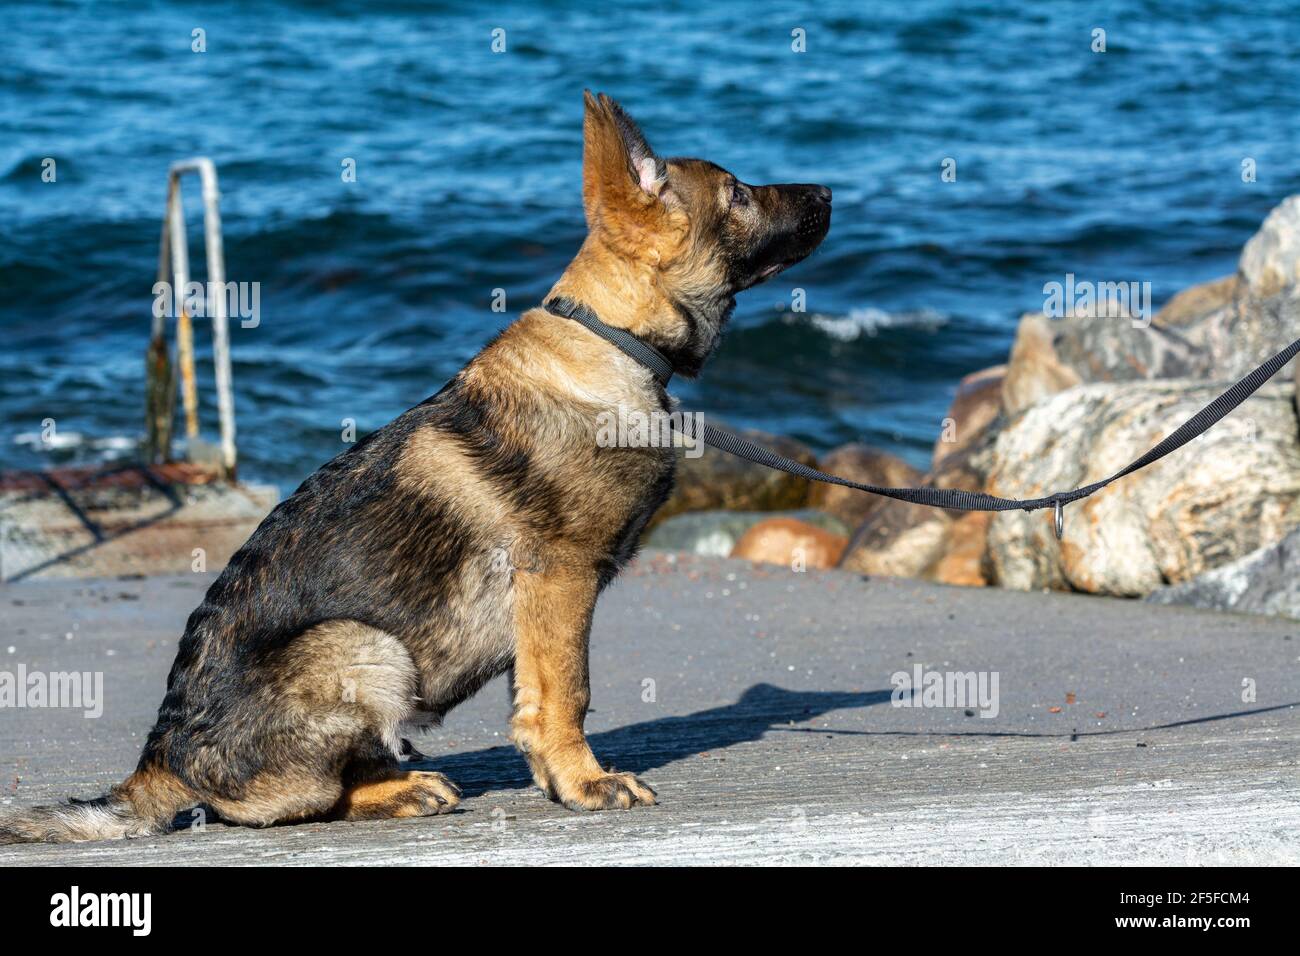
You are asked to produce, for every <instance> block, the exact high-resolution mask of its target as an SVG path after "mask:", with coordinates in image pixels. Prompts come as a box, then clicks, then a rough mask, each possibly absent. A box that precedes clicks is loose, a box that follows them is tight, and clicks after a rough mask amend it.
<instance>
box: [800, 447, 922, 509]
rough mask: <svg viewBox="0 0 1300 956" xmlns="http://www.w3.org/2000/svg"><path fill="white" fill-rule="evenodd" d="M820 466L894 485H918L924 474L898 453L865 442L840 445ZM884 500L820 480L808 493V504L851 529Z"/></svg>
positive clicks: (852, 478) (870, 482) (852, 477)
mask: <svg viewBox="0 0 1300 956" xmlns="http://www.w3.org/2000/svg"><path fill="white" fill-rule="evenodd" d="M817 467H818V468H819V469H821V470H822V471H824V472H826V473H828V474H831V475H837V476H839V477H840V478H848V479H849V480H850V481H856V482H859V483H861V484H865V485H883V486H885V487H891V488H897V487H903V486H912V485H915V484H917V483H919V482H920V480H921V477H922V475H921V472H919V471H917V470H916V469H915V468H913V467H912V466H911V465H909V464H908V463H907V462H905V461H903V459H901V458H899V457H897V456H896V455H891V454H889V453H888V452H883V451H881V450H880V449H878V448H872V447H871V446H870V445H862V444H851V445H841V446H840V447H839V448H836V449H834V450H833V451H831V452H829V453H827V455H826V456H825V457H824V458H822V459H821V460H820V461H819V462H818V464H817ZM885 500H886V499H884V498H878V497H876V496H875V495H869V494H867V493H866V492H862V491H854V490H853V489H852V488H844V487H842V486H840V485H830V484H826V483H825V482H820V481H819V482H815V483H814V484H813V486H812V490H811V491H810V492H809V494H808V505H809V507H811V508H817V509H819V510H821V511H825V512H828V513H829V514H833V515H834V516H835V517H837V518H839V519H840V520H841V521H843V522H844V523H845V524H847V525H848V526H849V527H851V528H856V527H857V526H858V525H860V524H862V522H863V521H865V520H866V519H867V517H868V516H869V515H870V514H871V513H872V512H873V511H875V510H876V509H877V508H879V507H880V505H881V502H883V501H885Z"/></svg>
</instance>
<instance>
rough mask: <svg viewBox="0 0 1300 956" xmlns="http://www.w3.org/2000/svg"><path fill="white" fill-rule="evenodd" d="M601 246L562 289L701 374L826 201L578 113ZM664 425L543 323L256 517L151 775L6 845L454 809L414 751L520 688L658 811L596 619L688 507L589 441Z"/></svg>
mask: <svg viewBox="0 0 1300 956" xmlns="http://www.w3.org/2000/svg"><path fill="white" fill-rule="evenodd" d="M585 101H586V107H585V118H584V121H583V171H582V197H583V208H584V210H585V212H586V218H587V225H588V234H587V238H586V240H585V241H584V242H583V244H582V248H581V249H580V250H579V251H578V254H577V256H576V257H575V258H574V260H573V262H572V263H571V264H570V265H569V267H568V268H567V269H566V270H565V272H564V274H563V275H562V276H561V277H560V280H559V281H558V282H557V283H556V284H555V286H554V287H553V288H552V289H551V293H550V295H551V296H552V297H558V296H564V297H567V298H568V299H571V300H573V301H575V302H578V303H582V304H584V305H586V306H588V307H589V308H590V309H592V310H593V311H594V312H595V313H596V315H598V316H599V317H600V318H601V319H603V320H604V321H605V322H606V323H607V324H609V325H612V326H616V327H618V328H621V329H625V330H626V331H628V332H630V333H632V334H633V335H636V336H638V337H640V338H641V339H642V340H644V341H645V342H647V343H649V344H651V345H653V346H655V347H656V348H658V349H659V350H660V351H661V352H663V353H664V354H665V355H666V356H668V357H669V359H670V360H671V361H672V363H673V365H674V366H675V368H676V369H677V371H678V372H680V373H682V374H684V375H688V376H694V375H696V374H698V373H699V371H700V369H701V367H702V366H703V365H704V362H705V360H706V359H707V358H708V357H709V355H710V354H711V353H712V352H713V350H714V349H715V347H716V346H717V344H718V340H719V338H720V336H721V335H722V331H723V327H724V326H725V325H726V322H727V319H728V318H729V316H730V314H731V312H732V309H733V308H734V305H735V295H736V293H737V292H740V291H741V290H743V289H748V288H750V287H751V286H753V285H756V284H757V283H759V282H762V281H763V280H765V279H768V278H771V277H772V276H773V275H775V274H776V273H778V272H780V271H781V270H782V269H784V268H786V267H787V266H790V265H792V264H794V263H796V262H799V261H800V260H801V259H803V258H804V257H805V256H807V255H808V254H809V253H810V252H812V251H813V249H815V248H816V247H817V245H818V243H820V242H821V240H822V239H823V237H825V235H826V232H827V230H828V229H829V227H830V216H831V192H830V190H829V189H827V188H826V187H825V186H817V185H773V186H751V185H749V184H747V183H743V182H741V181H740V180H739V179H737V178H736V177H735V176H733V175H732V174H731V173H729V172H727V171H726V170H725V169H723V168H722V167H720V166H717V165H715V164H713V163H710V162H706V161H704V160H700V159H662V158H660V157H659V156H658V155H657V154H656V153H655V152H654V151H653V150H651V148H650V145H649V144H648V143H647V142H646V140H645V137H644V136H643V135H642V134H641V131H640V130H639V129H638V128H637V126H636V124H635V123H634V122H633V121H632V120H631V118H630V117H629V116H628V115H627V114H626V113H625V112H623V110H622V109H621V108H620V107H619V106H618V104H617V103H615V102H614V101H613V100H611V99H609V98H608V97H606V96H604V95H601V96H599V97H595V96H592V95H591V94H590V93H587V94H585ZM620 406H621V407H622V408H623V409H624V410H626V411H627V412H629V413H630V412H632V411H636V412H640V413H643V414H647V415H649V414H651V413H660V414H666V413H669V412H671V410H672V405H671V401H670V399H669V398H668V396H667V394H666V393H665V392H664V389H663V387H662V386H661V385H660V384H659V382H658V381H657V380H656V379H655V378H654V377H653V376H652V375H651V373H650V372H649V371H648V370H647V369H646V368H645V367H643V366H642V365H640V364H639V363H637V362H636V361H634V360H633V359H631V358H629V357H628V356H627V355H625V354H624V353H623V352H621V351H619V350H618V349H617V348H616V347H615V346H613V345H611V344H610V343H609V342H607V341H605V340H604V339H602V338H600V337H598V336H596V335H595V334H592V333H591V332H589V331H588V330H586V329H585V328H583V327H582V326H580V325H579V324H578V323H576V322H573V321H570V320H569V319H566V318H563V317H560V316H557V315H554V314H551V313H550V312H547V311H545V310H543V309H541V308H533V309H529V310H528V311H527V312H524V313H523V315H522V316H520V318H519V319H518V320H517V321H516V322H514V323H513V324H512V325H511V326H510V327H508V328H507V329H506V330H505V331H504V332H502V333H501V334H500V335H498V336H497V337H496V339H494V340H493V341H492V342H491V343H490V344H489V345H487V347H485V348H484V349H483V351H482V352H480V353H479V354H478V355H477V356H476V357H475V358H474V359H473V361H471V362H470V363H469V364H468V365H466V366H465V368H463V369H462V370H461V371H460V372H459V374H457V375H456V377H455V378H454V379H452V380H451V381H450V382H449V383H448V384H447V385H446V386H445V387H444V388H443V389H442V390H441V391H440V392H438V394H436V395H434V396H433V397H432V398H429V399H427V400H426V401H424V402H422V403H421V404H419V405H417V406H416V407H415V408H412V409H411V410H410V411H408V412H406V413H405V414H403V415H401V416H400V417H399V418H397V419H396V420H395V421H393V422H392V423H390V424H389V425H386V426H385V427H383V428H381V429H379V430H378V431H376V432H374V433H373V434H371V435H369V436H367V437H366V438H365V439H364V440H363V441H361V442H358V443H357V444H356V445H355V446H353V447H352V448H351V449H350V450H348V451H346V452H344V453H343V454H341V455H339V456H338V457H337V458H335V459H334V460H333V461H330V462H329V463H327V464H326V465H325V466H324V467H322V468H321V469H320V470H319V471H317V472H316V473H315V474H314V475H312V476H311V477H310V478H308V479H307V480H306V481H305V482H303V484H302V486H301V487H300V488H299V489H298V490H297V491H296V492H295V493H294V494H293V495H292V496H291V497H290V498H288V499H286V500H285V501H284V502H283V503H281V504H280V505H279V506H278V507H277V508H276V509H275V510H274V511H272V512H271V513H270V514H269V515H268V516H267V518H266V520H265V521H263V522H262V524H261V526H260V527H258V529H257V530H256V531H255V532H254V533H253V535H252V537H250V538H249V539H248V542H247V543H246V544H245V545H244V546H243V547H242V548H241V549H240V550H239V551H238V552H237V553H236V554H235V556H234V557H233V558H232V559H231V561H230V564H229V565H228V566H227V567H226V569H225V570H224V571H223V572H222V573H221V575H220V577H218V578H217V580H216V582H215V583H214V584H213V585H212V587H211V588H210V589H209V590H208V592H207V595H206V596H205V597H204V599H203V603H202V604H200V605H199V607H198V609H197V610H195V611H194V613H193V614H191V615H190V619H189V622H188V623H187V624H186V627H185V635H184V637H183V638H182V639H181V641H180V645H179V650H178V652H177V655H176V661H175V663H174V664H173V665H172V669H171V674H170V676H169V677H168V679H167V694H166V696H165V697H164V698H163V702H162V706H161V707H160V708H159V711H158V722H157V724H156V725H155V727H154V728H153V730H152V731H151V732H150V734H149V738H148V741H147V742H146V744H145V747H144V752H143V754H142V755H141V757H140V762H139V765H138V767H137V769H136V771H135V772H134V773H133V774H131V776H129V777H128V778H127V779H126V780H125V781H124V782H123V783H122V784H120V785H119V786H117V787H115V788H113V790H112V791H111V792H110V793H109V794H108V795H107V796H104V797H101V798H99V799H97V800H92V801H89V802H73V803H70V804H65V805H61V806H55V807H39V808H35V809H32V810H27V811H19V812H17V813H15V814H13V815H11V816H10V817H9V818H8V819H6V820H4V821H3V822H0V842H20V841H74V840H93V839H102V838H109V837H123V836H140V835H145V834H152V833H161V832H164V831H166V830H167V829H168V828H169V826H170V824H171V822H172V820H173V818H174V817H175V815H176V814H177V813H178V812H179V811H181V810H184V809H187V808H189V807H193V806H196V805H200V804H202V805H206V806H208V807H211V808H212V809H213V810H215V811H216V813H217V814H219V815H220V817H221V818H222V819H223V820H226V821H230V822H234V823H240V824H248V825H253V826H266V825H269V824H274V823H286V822H292V821H304V820H320V819H342V820H367V819H379V818H386V817H410V816H421V815H425V814H433V813H443V812H446V811H449V810H451V809H452V808H454V807H455V806H456V804H457V802H458V799H459V791H458V790H457V788H456V786H455V785H454V784H453V783H452V782H451V781H449V780H448V779H447V778H446V777H444V776H443V775H441V774H438V773H431V772H423V771H411V770H404V769H402V765H401V764H400V763H399V760H398V756H399V753H400V752H401V747H402V739H401V730H400V728H401V727H402V726H403V725H404V724H410V723H417V724H418V723H425V724H428V723H435V722H437V721H438V720H439V719H440V718H441V717H442V716H443V715H444V714H445V713H446V712H447V711H449V710H450V709H451V708H452V707H454V706H456V704H458V703H460V702H461V701H463V700H465V699H466V698H468V697H469V696H470V695H471V694H473V693H474V692H475V691H477V690H478V689H479V688H480V687H482V686H483V684H484V683H486V682H487V681H488V680H490V679H491V678H493V677H495V676H496V675H498V674H501V673H503V672H505V671H509V672H510V675H511V676H510V679H511V685H512V688H513V694H514V712H513V716H512V718H511V721H510V724H511V737H512V739H513V740H514V742H515V744H516V745H517V746H518V748H519V749H520V750H521V751H522V752H523V754H524V756H525V757H526V758H527V760H528V763H529V765H530V767H531V769H532V773H533V779H534V780H535V781H536V783H537V786H539V787H540V788H541V789H542V790H543V791H545V793H546V794H547V795H548V796H550V797H551V798H552V799H554V800H557V801H559V802H560V803H563V804H564V805H565V806H566V807H570V808H572V809H586V810H604V809H609V808H628V807H633V806H636V805H638V804H653V803H654V802H655V793H654V791H653V790H652V789H651V788H650V787H648V786H646V784H644V783H642V782H641V781H640V780H638V779H637V778H636V777H634V776H633V775H631V774H629V773H619V772H616V771H614V770H612V769H610V770H606V769H604V768H602V767H601V765H600V763H599V762H597V760H596V757H595V756H594V755H593V754H592V752H591V748H590V747H588V745H587V740H586V737H585V736H584V734H583V720H584V717H585V715H586V713H587V706H588V703H589V701H590V697H591V693H590V688H589V682H588V673H587V642H588V635H589V632H590V628H591V618H592V611H593V609H594V608H595V605H596V597H597V595H599V594H600V592H601V589H602V588H604V587H605V585H607V584H608V583H609V582H610V581H611V580H612V579H613V578H614V576H615V575H616V574H617V573H618V572H619V570H620V569H621V568H622V567H623V566H624V565H625V564H626V563H627V562H628V561H629V560H630V559H631V558H632V556H633V555H634V553H635V552H636V548H637V541H638V538H639V537H640V535H641V533H642V531H643V530H644V528H645V526H646V522H647V521H648V520H649V519H650V516H651V515H653V514H654V512H655V510H656V509H657V508H658V507H659V506H660V505H661V504H662V503H663V501H664V499H665V498H666V497H667V496H668V493H669V491H670V490H671V488H672V484H673V469H674V463H675V460H674V453H673V450H672V449H671V448H653V447H652V448H603V447H599V445H598V444H597V442H596V440H595V435H596V432H597V428H598V424H597V423H598V418H599V417H600V416H601V414H602V413H609V412H611V411H617V410H618V409H619V408H620Z"/></svg>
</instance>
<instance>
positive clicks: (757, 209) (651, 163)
mask: <svg viewBox="0 0 1300 956" xmlns="http://www.w3.org/2000/svg"><path fill="white" fill-rule="evenodd" d="M585 98H586V115H585V119H584V123H583V171H582V195H583V207H584V209H585V211H586V215H587V225H588V229H589V236H588V244H589V246H590V245H593V244H594V245H595V246H596V248H597V249H599V250H600V251H601V253H602V254H612V255H614V256H615V257H618V258H620V259H621V260H623V261H625V262H627V263H629V264H632V265H633V266H634V268H633V269H631V270H630V273H629V274H630V276H631V277H632V278H631V282H632V283H633V284H637V285H648V286H649V287H650V288H649V290H643V289H639V288H638V289H635V290H633V293H634V294H636V295H638V296H641V295H642V294H645V293H648V294H646V295H645V298H646V300H647V301H650V302H651V307H648V308H645V309H642V310H640V311H641V313H642V314H641V315H640V316H639V320H638V321H639V324H640V326H641V327H640V328H633V331H634V332H637V333H638V334H640V335H642V336H644V337H646V338H647V339H649V340H650V341H652V342H653V343H654V344H655V345H657V346H659V347H660V348H661V349H663V350H664V351H665V352H666V353H668V355H669V357H670V358H672V359H673V361H674V364H675V365H676V367H677V369H678V371H679V372H682V373H683V374H686V375H688V376H689V375H694V374H697V373H698V371H699V369H700V366H702V365H703V363H704V361H705V360H706V359H707V358H708V356H709V355H710V354H711V353H712V351H713V349H714V348H715V347H716V345H717V342H718V338H719V336H720V335H721V332H722V328H723V326H724V325H725V323H726V320H727V318H728V317H729V316H730V314H731V311H732V309H733V308H734V306H735V295H736V293H737V292H741V291H743V290H745V289H748V288H750V287H752V286H755V285H758V284H759V283H760V282H763V281H765V280H767V279H770V278H771V277H772V276H774V275H776V274H777V273H778V272H780V271H782V270H783V269H786V268H788V267H789V266H792V265H794V264H795V263H796V262H799V261H800V260H802V259H803V258H805V257H806V256H807V255H808V254H809V253H810V252H812V251H813V250H814V249H816V248H817V246H818V244H819V243H820V242H821V241H822V239H823V238H825V236H826V232H827V230H828V229H829V228H830V222H831V191H830V190H829V189H827V188H826V187H825V186H818V185H806V184H800V185H794V184H786V183H782V184H778V185H769V186H754V185H750V184H749V183H745V182H742V181H741V180H739V179H737V178H736V177H735V176H734V175H732V174H731V173H729V172H728V171H727V170H725V169H723V168H722V167H721V166H718V165H717V164H715V163H711V162H708V161H707V160H702V159H686V158H671V159H665V158H661V157H660V156H659V155H657V154H656V153H655V151H654V150H653V149H651V148H650V144H649V143H648V142H647V141H646V138H645V136H644V135H643V134H642V133H641V130H640V129H639V128H638V127H637V124H636V123H635V122H633V120H632V118H631V117H630V116H628V115H627V113H626V112H624V110H623V109H622V107H620V106H619V105H618V104H617V103H615V102H614V101H613V100H612V99H610V98H609V97H607V96H605V95H603V94H602V95H600V96H593V95H592V94H591V93H586V94H585ZM656 300H662V301H658V302H656Z"/></svg>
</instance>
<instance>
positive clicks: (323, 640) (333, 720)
mask: <svg viewBox="0 0 1300 956" xmlns="http://www.w3.org/2000/svg"><path fill="white" fill-rule="evenodd" d="M263 671H264V672H265V673H267V674H268V675H269V679H268V680H267V682H266V685H265V686H264V687H263V688H261V689H260V691H259V693H258V696H257V699H256V700H255V701H253V702H252V705H251V706H250V708H249V712H248V714H247V717H246V719H245V720H243V721H241V732H240V734H239V736H240V737H242V738H243V743H242V747H243V748H244V749H247V750H255V751H256V753H257V755H258V759H259V762H260V763H261V764H262V766H263V767H264V768H265V769H263V770H261V771H260V772H259V773H257V774H256V775H255V776H253V777H252V778H251V779H247V780H244V781H241V783H240V785H239V786H238V788H237V789H235V790H234V791H233V792H228V793H225V794H221V795H219V796H217V797H216V798H213V799H209V800H208V801H207V802H208V803H209V804H210V805H211V806H212V807H213V809H214V810H216V811H217V813H218V814H219V815H220V816H221V818H222V819H223V820H228V821H231V822H234V823H245V824H251V825H254V826H265V825H268V824H272V823H288V822H296V821H304V820H319V819H348V820H358V819H375V818H377V817H392V816H416V815H423V814H424V813H441V812H445V811H447V810H450V809H452V808H453V807H454V806H455V805H456V803H457V802H459V791H458V790H456V788H455V786H454V785H453V784H452V783H451V782H450V781H449V780H447V778H446V777H443V776H442V775H441V774H436V773H422V772H415V771H410V772H407V771H402V770H401V765H400V764H399V763H398V760H397V755H398V753H400V751H401V737H400V735H399V727H400V725H401V723H402V722H403V721H404V720H406V719H408V718H409V717H410V716H411V714H412V712H413V711H414V709H415V708H414V705H415V691H416V668H415V663H414V661H413V660H412V659H411V655H410V653H409V652H408V651H407V649H406V647H405V646H404V645H403V644H402V642H401V641H399V640H397V638H395V637H393V636H392V635H390V634H387V633H385V632H384V631H381V630H378V629H376V628H373V627H369V626H367V625H363V624H360V623H358V622H356V621H328V622H325V623H323V624H319V625H316V626H315V627H312V628H310V629H308V630H307V631H304V632H303V633H302V634H301V635H299V636H298V637H297V638H295V639H294V640H293V641H292V642H290V643H289V644H288V645H287V646H286V647H285V648H284V650H283V651H282V652H280V654H279V655H278V657H277V658H276V659H275V660H270V661H267V662H266V663H265V665H264V667H263ZM231 735H232V734H227V737H229V736H231Z"/></svg>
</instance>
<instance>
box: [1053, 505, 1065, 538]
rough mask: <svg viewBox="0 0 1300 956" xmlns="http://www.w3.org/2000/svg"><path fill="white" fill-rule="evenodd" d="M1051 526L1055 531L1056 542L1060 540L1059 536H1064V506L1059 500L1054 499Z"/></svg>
mask: <svg viewBox="0 0 1300 956" xmlns="http://www.w3.org/2000/svg"><path fill="white" fill-rule="evenodd" d="M1052 526H1053V529H1054V530H1055V531H1056V540H1057V541H1060V540H1061V535H1063V534H1065V504H1064V503H1063V502H1062V501H1061V499H1060V498H1057V499H1056V502H1055V506H1054V510H1053V514H1052Z"/></svg>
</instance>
